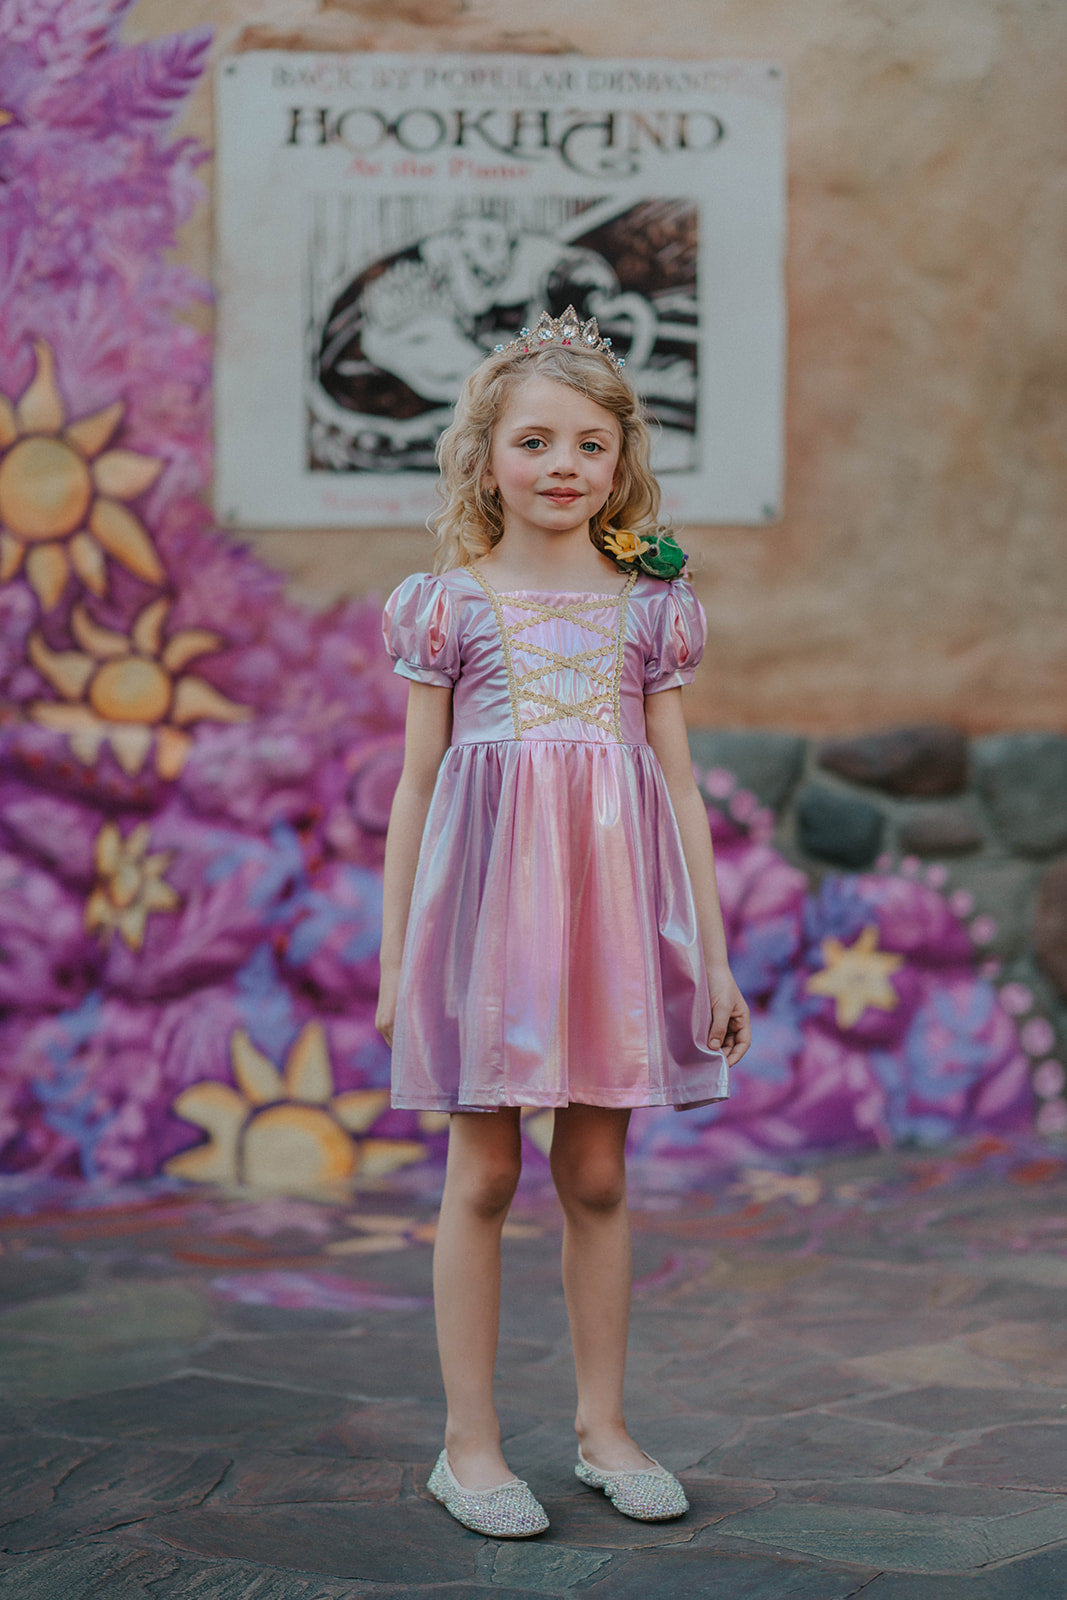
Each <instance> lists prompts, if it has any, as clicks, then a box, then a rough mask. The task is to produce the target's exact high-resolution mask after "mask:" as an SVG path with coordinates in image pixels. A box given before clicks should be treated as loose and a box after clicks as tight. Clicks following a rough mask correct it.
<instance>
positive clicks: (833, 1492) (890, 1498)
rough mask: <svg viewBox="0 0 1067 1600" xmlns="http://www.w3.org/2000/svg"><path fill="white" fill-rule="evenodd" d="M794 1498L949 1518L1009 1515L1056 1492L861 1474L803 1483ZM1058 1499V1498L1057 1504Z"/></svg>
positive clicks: (1050, 1501) (1049, 1500)
mask: <svg viewBox="0 0 1067 1600" xmlns="http://www.w3.org/2000/svg"><path fill="white" fill-rule="evenodd" d="M793 1498H794V1500H803V1501H813V1502H817V1503H818V1504H820V1505H849V1506H856V1507H868V1506H875V1507H877V1508H878V1509H879V1510H880V1511H917V1512H919V1513H921V1514H922V1515H923V1516H932V1515H934V1514H935V1513H937V1512H944V1513H946V1514H950V1515H952V1516H954V1517H1013V1516H1015V1515H1017V1514H1018V1513H1019V1512H1022V1511H1037V1510H1039V1509H1040V1508H1041V1507H1042V1506H1047V1505H1054V1504H1056V1503H1057V1500H1058V1498H1059V1497H1058V1496H1056V1495H1050V1494H1043V1493H1039V1492H1036V1491H1034V1490H1026V1489H994V1488H988V1487H987V1486H985V1485H984V1484H970V1483H968V1484H959V1483H930V1482H928V1481H927V1480H926V1479H902V1478H864V1479H859V1480H855V1481H853V1482H842V1481H840V1480H829V1481H827V1482H825V1483H805V1484H804V1485H803V1487H802V1488H799V1489H796V1490H794V1491H793ZM1061 1503H1062V1502H1061Z"/></svg>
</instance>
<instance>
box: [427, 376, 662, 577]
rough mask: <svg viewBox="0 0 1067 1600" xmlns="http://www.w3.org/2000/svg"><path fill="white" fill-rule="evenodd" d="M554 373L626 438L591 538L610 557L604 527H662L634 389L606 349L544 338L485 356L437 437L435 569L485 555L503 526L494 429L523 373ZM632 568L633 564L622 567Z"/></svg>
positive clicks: (431, 524)
mask: <svg viewBox="0 0 1067 1600" xmlns="http://www.w3.org/2000/svg"><path fill="white" fill-rule="evenodd" d="M532 377H541V378H552V379H554V380H555V382H557V383H563V384H566V386H567V388H568V389H573V390H575V392H576V393H577V394H581V395H584V396H585V397H586V399H587V400H592V401H594V402H595V403H596V404H597V405H598V406H603V408H604V410H605V411H610V412H611V414H612V416H613V417H614V418H615V420H616V421H617V422H618V424H619V429H620V431H621V434H622V445H621V449H620V451H619V470H618V476H617V479H616V484H615V487H614V489H613V490H612V491H611V494H610V496H609V497H608V500H607V503H606V505H605V506H604V507H603V509H602V510H601V511H600V512H599V513H598V514H597V515H596V516H595V517H593V519H592V521H591V522H590V524H589V537H590V539H591V540H592V542H593V544H594V545H595V546H596V548H597V549H598V550H600V551H602V552H603V554H604V555H606V556H607V557H608V559H609V560H611V561H614V560H615V557H614V556H613V555H612V552H611V551H610V550H608V549H606V548H605V545H604V538H605V535H607V534H614V533H618V532H619V531H620V529H624V528H625V529H627V530H628V531H630V532H632V533H634V534H636V535H638V537H643V538H650V537H651V538H654V537H655V536H656V535H657V534H658V533H661V532H663V531H665V530H664V529H663V527H662V525H661V523H660V521H659V485H658V484H657V482H656V480H655V478H654V477H653V476H652V469H651V466H650V464H649V456H650V452H651V447H652V438H651V434H650V433H649V427H648V423H647V421H646V420H645V415H644V412H643V409H642V406H641V402H640V400H639V399H638V397H637V394H636V392H635V391H634V389H633V387H632V386H631V385H630V383H628V382H627V380H626V379H625V378H624V377H623V375H622V373H621V372H617V371H616V370H615V368H614V367H613V366H612V365H611V362H610V361H608V360H606V359H605V357H604V356H602V355H597V354H596V353H595V352H593V351H589V350H582V349H581V348H575V347H573V346H570V347H564V346H562V345H558V344H553V345H547V346H545V347H544V348H542V349H534V350H531V351H529V352H528V353H527V352H526V351H523V350H517V351H508V350H504V351H501V352H500V353H499V354H495V355H490V356H488V357H487V358H486V359H485V360H484V361H483V362H482V363H481V365H480V366H479V367H478V368H477V369H476V370H475V371H474V372H472V373H471V375H470V377H469V378H468V379H467V381H466V383H465V384H464V385H463V388H462V390H461V391H460V396H459V399H458V401H457V402H456V412H455V416H454V418H453V420H452V423H451V425H450V426H449V427H447V428H446V429H445V431H444V433H442V435H441V437H440V439H439V440H438V441H437V461H438V465H439V466H440V468H441V477H440V481H439V484H438V493H439V495H440V496H441V498H442V500H443V501H444V505H443V507H442V509H441V510H440V511H438V512H436V513H435V514H434V515H433V516H431V517H429V518H428V519H427V527H428V528H429V529H430V532H431V533H432V534H433V536H434V538H435V540H436V542H437V549H436V554H435V560H434V569H433V570H434V571H435V572H438V573H440V572H448V571H449V570H450V569H451V568H453V567H463V566H466V565H468V564H469V563H470V562H471V561H475V560H477V559H478V557H479V556H484V555H488V553H489V551H490V550H491V549H492V548H493V546H494V545H495V544H497V543H498V542H499V540H500V538H501V536H502V535H503V532H504V519H503V512H502V509H501V506H500V501H499V499H498V498H497V496H496V494H495V493H494V492H493V491H491V490H488V489H486V487H485V477H486V473H487V472H488V470H489V457H490V455H491V453H492V446H493V429H494V427H495V426H496V423H497V422H498V420H499V419H500V416H501V414H502V412H503V410H504V406H505V404H506V403H507V400H508V397H509V395H510V394H511V391H512V390H513V389H514V388H515V386H516V384H518V383H521V382H522V381H523V380H524V379H526V378H532ZM622 570H623V571H629V570H630V569H629V567H623V568H622Z"/></svg>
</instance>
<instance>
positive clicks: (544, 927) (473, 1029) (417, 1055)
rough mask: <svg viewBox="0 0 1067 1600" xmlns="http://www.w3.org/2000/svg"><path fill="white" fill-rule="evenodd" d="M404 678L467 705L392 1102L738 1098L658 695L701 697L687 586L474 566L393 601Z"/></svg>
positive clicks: (400, 1034) (425, 849) (412, 920)
mask: <svg viewBox="0 0 1067 1600" xmlns="http://www.w3.org/2000/svg"><path fill="white" fill-rule="evenodd" d="M384 627H385V637H386V641H387V644H388V647H389V650H390V653H391V654H392V655H393V657H394V659H395V661H396V670H397V671H398V672H399V673H401V674H402V675H403V676H405V677H408V678H411V679H414V680H416V681H419V682H425V683H433V684H439V685H441V686H446V687H451V688H452V689H453V732H452V744H451V747H450V748H449V750H448V751H447V752H446V754H445V758H444V760H443V762H442V763H441V768H440V772H439V774H438V779H437V785H436V789H435V791H434V796H433V800H432V802H431V807H430V813H429V816H428V818H427V822H426V828H425V832H424V836H423V841H422V848H421V851H420V854H419V864H418V871H417V874H416V881H415V887H414V892H413V894H412V901H411V910H410V915H409V921H408V932H407V939H406V942H405V947H404V955H403V965H402V972H401V985H400V1001H399V1005H398V1011H397V1018H396V1027H395V1031H394V1038H393V1104H394V1105H395V1106H398V1107H406V1108H414V1109H418V1110H436V1111H454V1110H460V1109H461V1110H492V1109H494V1108H496V1107H498V1106H503V1105H524V1106H558V1105H567V1104H568V1103H569V1102H572V1101H580V1102H584V1103H586V1104H590V1105H603V1106H639V1105H674V1106H677V1107H679V1108H681V1107H684V1106H691V1105H702V1104H706V1103H707V1102H709V1101H712V1100H718V1099H722V1098H724V1097H725V1095H726V1093H727V1085H726V1063H725V1059H724V1057H723V1056H722V1054H721V1052H719V1051H715V1050H709V1049H708V1047H707V1043H706V1041H707V1036H708V1029H709V1027H710V1023H711V1007H710V1001H709V997H708V989H707V979H706V976H705V972H704V959H703V952H702V949H701V942H700V934H699V929H698V926H697V919H696V911H695V907H694V904H693V897H692V892H691V889H690V885H689V878H688V873H687V870H686V866H685V860H684V857H683V854H682V847H681V840H680V838H679V834H678V828H677V824H676V822H675V818H674V813H673V810H672V808H671V803H670V798H669V796H668V794H667V789H666V785H665V783H664V781H663V775H662V773H661V771H660V767H659V763H658V762H657V760H656V758H655V755H654V754H653V752H652V750H651V749H650V747H649V745H648V743H647V739H646V736H645V719H644V696H645V695H646V694H650V693H655V692H657V691H658V690H661V689H667V688H673V687H675V686H676V685H679V684H682V683H686V682H689V681H690V680H691V679H692V676H693V671H694V669H695V667H696V665H697V662H698V661H699V659H700V655H701V652H702V650H703V645H704V630H705V624H704V617H703V612H702V610H701V608H700V605H699V602H698V601H697V600H696V598H695V596H694V595H693V592H692V589H691V588H690V586H689V585H688V583H685V582H675V583H664V582H662V581H661V580H659V579H654V578H646V577H639V578H637V579H636V581H634V580H632V579H631V580H628V581H627V582H626V584H625V587H623V586H622V585H621V584H620V591H619V594H618V595H616V596H614V597H613V596H603V595H574V594H557V595H553V594H543V593H540V592H538V593H532V592H529V593H528V592H523V593H521V594H501V595H495V594H494V593H493V592H492V591H491V590H488V588H487V586H485V587H483V585H482V583H481V582H479V580H478V579H477V578H476V577H475V576H474V574H473V573H472V572H471V571H470V570H468V569H465V568H459V569H456V570H455V571H452V572H448V573H445V574H444V575H443V576H442V577H431V576H429V575H427V574H419V575H416V576H415V577H413V578H409V579H407V580H406V581H405V582H404V583H403V584H401V585H400V587H399V589H397V590H396V591H395V593H394V594H393V595H392V596H391V597H390V599H389V601H388V603H387V606H386V612H385V623H384Z"/></svg>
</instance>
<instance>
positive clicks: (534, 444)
mask: <svg viewBox="0 0 1067 1600" xmlns="http://www.w3.org/2000/svg"><path fill="white" fill-rule="evenodd" d="M544 442H545V441H544V440H543V439H538V438H536V437H532V438H529V439H523V440H522V441H521V443H520V444H519V449H520V450H540V448H541V446H542V445H543V444H544Z"/></svg>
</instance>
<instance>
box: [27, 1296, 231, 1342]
mask: <svg viewBox="0 0 1067 1600" xmlns="http://www.w3.org/2000/svg"><path fill="white" fill-rule="evenodd" d="M209 1326H210V1317H209V1315H208V1309H207V1304H206V1302H205V1300H204V1297H203V1296H202V1295H199V1294H197V1293H195V1292H194V1291H193V1290H190V1289H185V1288H182V1287H181V1286H180V1285H178V1284H171V1283H151V1282H142V1283H118V1284H114V1283H113V1284H108V1285H107V1286H106V1287H99V1288H96V1289H94V1290H92V1291H91V1292H90V1293H85V1294H63V1295H53V1296H52V1297H51V1298H50V1299H47V1300H34V1301H31V1302H29V1303H28V1304H26V1305H21V1306H16V1307H15V1308H14V1309H13V1310H10V1311H5V1312H4V1313H3V1314H2V1315H0V1339H5V1338H9V1337H20V1336H21V1337H22V1338H34V1339H44V1340H47V1341H48V1342H49V1343H51V1344H53V1345H56V1346H59V1347H61V1348H64V1349H71V1350H99V1349H100V1348H101V1347H103V1346H110V1347H111V1348H113V1349H126V1348H129V1347H133V1346H137V1345H143V1344H155V1343H165V1344H171V1343H178V1342H183V1343H191V1342H192V1341H194V1340H196V1339H199V1338H202V1337H203V1335H204V1334H205V1333H206V1332H207V1331H208V1328H209Z"/></svg>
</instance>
